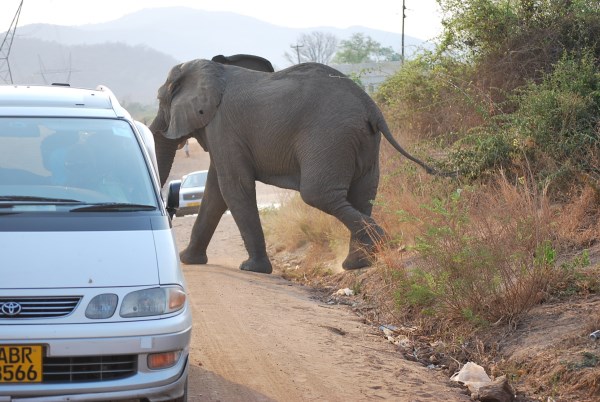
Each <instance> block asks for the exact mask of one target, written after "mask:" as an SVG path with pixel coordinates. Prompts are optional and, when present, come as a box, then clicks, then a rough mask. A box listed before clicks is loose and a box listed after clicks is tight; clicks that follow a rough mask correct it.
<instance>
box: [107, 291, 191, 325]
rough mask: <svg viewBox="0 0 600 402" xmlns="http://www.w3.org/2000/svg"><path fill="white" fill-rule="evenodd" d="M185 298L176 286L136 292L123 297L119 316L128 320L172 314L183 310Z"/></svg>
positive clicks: (183, 293)
mask: <svg viewBox="0 0 600 402" xmlns="http://www.w3.org/2000/svg"><path fill="white" fill-rule="evenodd" d="M185 297H186V296H185V292H184V290H183V289H182V288H180V287H176V286H172V287H162V288H152V289H144V290H138V291H136V292H131V293H129V294H128V295H127V296H125V298H124V299H123V302H122V303H121V310H120V312H119V314H120V315H121V317H124V318H130V317H147V316H151V315H161V314H168V313H172V312H174V311H177V310H180V309H182V308H183V306H184V305H185Z"/></svg>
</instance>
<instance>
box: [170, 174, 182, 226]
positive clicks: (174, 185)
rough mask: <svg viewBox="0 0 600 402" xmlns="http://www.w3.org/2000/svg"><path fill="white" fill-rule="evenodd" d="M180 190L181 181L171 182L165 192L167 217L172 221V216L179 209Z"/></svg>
mask: <svg viewBox="0 0 600 402" xmlns="http://www.w3.org/2000/svg"><path fill="white" fill-rule="evenodd" d="M180 188H181V180H171V181H170V182H169V189H168V192H167V212H168V213H169V217H170V218H171V219H173V215H175V213H176V212H177V208H179V189H180Z"/></svg>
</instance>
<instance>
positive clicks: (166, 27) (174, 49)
mask: <svg viewBox="0 0 600 402" xmlns="http://www.w3.org/2000/svg"><path fill="white" fill-rule="evenodd" d="M313 31H321V32H328V33H332V34H333V35H335V36H336V37H337V38H338V39H340V40H343V39H349V38H350V37H351V36H352V34H353V33H356V32H362V33H364V34H365V35H367V36H369V37H371V38H372V39H373V40H375V41H377V42H379V43H380V44H381V45H383V46H385V47H388V46H391V47H393V48H394V49H395V50H396V51H400V43H401V39H402V38H401V35H400V34H396V33H390V32H385V31H379V30H373V29H369V28H365V27H358V26H357V27H350V28H347V29H338V28H332V27H312V28H306V29H297V28H286V27H281V26H277V25H273V24H269V23H266V22H263V21H260V20H257V19H255V18H251V17H246V16H242V15H239V14H235V13H227V12H212V11H201V10H196V9H191V8H185V7H167V8H155V9H145V10H141V11H139V12H136V13H132V14H129V15H126V16H124V17H122V18H119V19H117V20H115V21H110V22H106V23H101V24H89V25H81V26H59V25H49V24H30V25H25V26H22V27H21V26H20V27H18V29H17V35H16V38H15V41H14V43H13V48H12V51H11V55H10V64H11V70H12V72H13V82H14V83H23V84H36V83H43V82H44V78H45V79H46V80H48V79H51V81H65V80H70V83H71V84H72V85H84V86H89V85H92V86H95V85H96V84H98V83H103V84H106V85H108V86H110V87H111V88H112V89H113V90H114V91H115V93H116V94H117V96H120V97H121V98H124V99H126V100H131V101H136V102H140V103H145V104H149V103H153V102H154V99H155V95H156V89H157V88H158V87H159V86H160V84H162V82H164V79H165V78H166V74H167V72H168V70H169V69H170V67H172V66H173V65H175V64H177V63H179V62H183V61H187V60H191V59H197V58H206V59H210V58H212V57H213V56H214V55H217V54H225V55H231V54H236V53H251V54H257V55H261V56H263V57H266V58H268V59H269V60H271V62H272V63H273V65H274V67H275V68H276V69H277V70H279V69H282V68H286V67H288V66H289V65H290V63H289V62H288V61H287V60H286V59H285V57H284V55H285V53H286V52H287V53H293V52H292V49H291V48H290V45H292V44H295V43H296V40H297V38H298V37H299V36H300V35H301V34H302V33H310V32H313ZM423 45H427V44H426V43H424V42H423V41H421V40H419V39H417V38H412V37H405V51H406V54H407V55H408V56H409V57H410V55H411V54H412V53H413V52H414V51H415V50H416V49H417V48H418V47H419V46H423Z"/></svg>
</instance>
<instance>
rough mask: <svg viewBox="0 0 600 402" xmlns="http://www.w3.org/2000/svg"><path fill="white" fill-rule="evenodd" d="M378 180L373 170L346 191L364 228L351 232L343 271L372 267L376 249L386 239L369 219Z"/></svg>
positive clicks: (377, 174) (377, 173) (371, 219)
mask: <svg viewBox="0 0 600 402" xmlns="http://www.w3.org/2000/svg"><path fill="white" fill-rule="evenodd" d="M378 178H379V172H378V169H374V170H373V171H372V172H371V175H366V176H364V177H363V178H361V179H358V180H356V181H355V182H353V183H352V185H351V186H350V190H349V191H348V201H349V202H350V204H352V206H353V207H354V208H356V209H357V210H358V211H360V213H362V214H363V217H364V226H363V228H362V229H360V230H358V231H351V235H350V245H349V251H348V256H347V257H346V259H345V260H344V262H343V264H342V267H343V268H344V269H358V268H363V267H366V266H370V265H372V261H373V257H374V254H375V252H376V251H377V247H378V245H380V244H382V242H383V241H384V239H385V237H386V235H385V232H384V231H383V229H382V228H381V227H380V226H379V225H378V224H377V223H376V222H375V220H374V219H373V218H371V212H372V210H373V200H374V199H375V197H376V195H377V185H378V182H379V179H378Z"/></svg>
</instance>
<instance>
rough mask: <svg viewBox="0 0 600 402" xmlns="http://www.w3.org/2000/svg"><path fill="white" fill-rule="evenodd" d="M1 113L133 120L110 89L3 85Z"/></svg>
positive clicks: (4, 114)
mask: <svg viewBox="0 0 600 402" xmlns="http://www.w3.org/2000/svg"><path fill="white" fill-rule="evenodd" d="M0 116H70V117H86V116H88V117H112V118H115V117H118V118H125V119H128V120H131V116H130V115H129V113H128V112H127V111H126V110H125V109H124V108H123V107H122V106H121V105H120V104H119V102H118V101H117V98H116V97H115V95H114V94H113V93H112V91H111V90H110V89H108V88H107V87H105V86H98V87H97V88H96V89H85V88H75V87H70V86H66V85H45V86H43V85H0Z"/></svg>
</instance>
